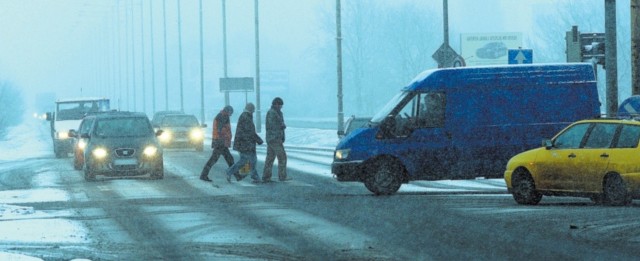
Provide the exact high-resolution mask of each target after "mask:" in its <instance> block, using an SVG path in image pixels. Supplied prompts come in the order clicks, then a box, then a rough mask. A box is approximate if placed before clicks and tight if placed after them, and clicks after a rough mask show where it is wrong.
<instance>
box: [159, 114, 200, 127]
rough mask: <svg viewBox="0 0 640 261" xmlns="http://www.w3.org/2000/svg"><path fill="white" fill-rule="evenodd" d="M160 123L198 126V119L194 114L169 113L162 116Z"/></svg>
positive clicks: (169, 125) (163, 124)
mask: <svg viewBox="0 0 640 261" xmlns="http://www.w3.org/2000/svg"><path fill="white" fill-rule="evenodd" d="M160 125H161V126H164V127H196V126H198V120H197V119H196V118H195V117H194V116H183V115H175V116H173V115H169V116H165V117H164V118H162V124H160Z"/></svg>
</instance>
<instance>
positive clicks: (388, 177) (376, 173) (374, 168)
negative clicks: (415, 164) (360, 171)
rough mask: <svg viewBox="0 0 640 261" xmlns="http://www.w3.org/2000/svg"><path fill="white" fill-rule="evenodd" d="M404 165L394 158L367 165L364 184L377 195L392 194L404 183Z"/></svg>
mask: <svg viewBox="0 0 640 261" xmlns="http://www.w3.org/2000/svg"><path fill="white" fill-rule="evenodd" d="M401 173H402V167H401V165H400V164H398V163H397V162H396V161H394V160H389V159H380V160H376V161H375V162H373V163H371V164H368V165H367V167H365V178H364V185H365V187H367V189H368V190H369V191H371V192H373V194H375V195H391V194H393V193H396V192H397V191H398V189H400V186H401V185H402V179H401Z"/></svg>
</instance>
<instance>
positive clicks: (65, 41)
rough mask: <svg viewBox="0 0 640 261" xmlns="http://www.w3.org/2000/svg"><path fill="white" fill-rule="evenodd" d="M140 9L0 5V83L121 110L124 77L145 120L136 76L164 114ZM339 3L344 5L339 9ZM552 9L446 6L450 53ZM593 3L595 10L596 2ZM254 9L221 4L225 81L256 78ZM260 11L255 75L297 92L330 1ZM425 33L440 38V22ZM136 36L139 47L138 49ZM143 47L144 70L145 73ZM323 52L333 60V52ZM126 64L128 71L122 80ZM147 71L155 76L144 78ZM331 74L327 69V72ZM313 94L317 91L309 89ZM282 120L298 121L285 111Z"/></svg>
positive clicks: (217, 6) (240, 1)
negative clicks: (279, 76)
mask: <svg viewBox="0 0 640 261" xmlns="http://www.w3.org/2000/svg"><path fill="white" fill-rule="evenodd" d="M362 1H370V0H362ZM594 1H595V0H594ZM131 2H133V27H134V29H133V30H134V32H133V40H134V41H135V43H134V44H131V40H132V39H131V37H132V33H131V31H130V30H131V23H132V21H131V17H130V15H131V13H130V10H131V9H130V8H132V6H131ZM142 2H143V14H142V16H143V18H142V19H143V21H144V26H143V29H142V30H141V28H140V1H139V0H133V1H124V0H123V1H117V0H91V1H86V0H0V80H2V81H10V82H12V83H13V84H15V85H17V86H19V88H20V89H22V90H23V91H24V92H25V94H26V96H25V97H27V101H26V102H27V103H28V104H31V103H33V100H34V95H36V94H38V93H42V92H53V93H55V95H56V97H57V98H65V97H69V96H71V97H78V96H107V97H110V98H112V107H115V106H114V105H116V104H120V106H122V107H123V108H122V109H129V110H132V109H133V108H132V106H133V105H132V101H131V100H132V99H133V97H132V96H133V91H132V90H131V89H133V85H134V84H133V80H134V79H133V77H135V85H136V86H137V87H136V95H137V98H138V100H137V105H136V108H135V109H136V110H139V111H140V110H144V111H147V112H148V113H152V112H151V106H152V105H151V104H152V101H151V100H150V99H147V100H145V102H144V103H146V106H145V108H142V104H143V101H142V98H141V97H142V94H143V90H142V85H143V76H142V75H143V74H144V85H145V91H144V92H145V93H146V96H147V97H150V95H151V83H152V81H154V82H155V87H156V106H157V108H156V110H161V109H165V108H164V101H165V96H164V85H165V77H164V60H163V59H164V50H163V47H164V41H163V19H162V11H163V10H162V5H163V1H162V0H151V1H149V0H143V1H142ZM164 2H165V3H166V24H167V31H166V33H167V61H168V65H167V71H168V76H167V82H168V85H169V89H170V91H169V92H170V95H169V96H170V101H169V104H170V105H169V109H176V108H179V106H180V105H179V104H180V101H179V89H178V88H179V85H180V81H179V67H178V62H179V60H178V57H179V56H178V44H179V42H178V39H179V38H178V29H177V28H178V19H177V8H176V7H177V2H176V1H175V0H166V1H164ZM202 2H203V10H202V11H203V24H204V28H203V30H204V51H203V52H204V57H205V61H204V71H205V72H204V82H205V97H207V100H206V102H205V103H206V105H205V108H206V112H207V117H208V118H211V117H212V115H211V114H212V113H215V112H217V111H218V110H219V109H220V108H221V107H222V106H223V105H224V95H223V94H222V93H220V92H219V90H218V88H219V86H218V79H219V78H220V77H223V73H224V72H223V71H224V68H223V49H222V17H221V1H220V0H203V1H202ZM344 2H345V1H344V0H343V6H344ZM425 2H426V3H425ZM552 2H554V1H552V0H521V1H513V0H486V1H475V0H449V23H450V34H449V37H450V43H451V45H452V47H453V48H454V49H456V50H459V34H461V33H482V32H522V34H523V38H524V41H523V42H525V43H527V42H528V41H529V38H531V37H534V34H533V33H532V30H533V28H532V27H533V19H534V17H535V16H536V15H540V14H541V13H545V12H553V10H552V8H548V6H550V3H552ZM595 2H596V3H599V4H601V2H602V1H600V0H597V1H595ZM623 2H624V1H623ZM376 3H377V4H383V5H384V4H387V5H396V4H403V3H409V4H412V5H415V6H416V8H423V9H425V10H431V11H432V13H436V14H439V15H441V13H442V1H441V0H430V1H424V0H401V1H396V0H394V1H382V0H380V1H376ZM253 4H254V1H253V0H227V1H226V8H227V37H228V38H227V48H228V49H227V52H228V53H227V59H228V65H227V66H228V67H227V72H228V76H229V77H245V76H246V77H255V45H254V44H255V39H254V34H255V32H254V6H253ZM618 4H619V5H624V4H625V3H618ZM151 5H152V6H153V11H152V13H153V14H152V15H153V34H154V35H153V45H151V34H150V31H151V28H150V27H151V24H150V18H149V15H150V13H149V12H150V11H149V10H150V6H151ZM259 5H260V6H259V11H260V13H259V17H260V70H261V71H262V72H276V73H282V72H284V73H285V74H286V75H288V82H289V86H288V89H287V90H291V89H296V88H304V85H305V81H313V80H314V79H304V77H306V75H308V74H302V75H298V73H299V70H296V68H300V65H301V64H304V63H308V62H309V60H308V58H307V57H308V55H309V52H310V50H313V47H314V45H316V44H317V43H318V42H320V41H326V40H327V39H329V40H333V41H335V40H334V38H335V35H326V34H325V33H322V32H321V31H320V29H321V28H322V27H323V25H322V23H323V20H322V17H323V15H324V16H326V15H327V14H330V15H334V14H335V1H329V0H304V1H299V0H268V1H260V4H259ZM601 5H602V4H601ZM627 5H628V4H627ZM180 6H181V14H182V26H181V28H182V48H183V49H182V50H183V53H182V55H183V57H182V59H183V61H182V62H183V65H182V66H183V67H182V68H183V84H184V90H185V104H186V107H185V109H186V111H187V112H191V113H194V114H196V115H198V116H199V110H200V109H199V108H200V99H199V97H200V58H199V57H200V49H199V41H200V40H199V23H198V15H199V12H198V1H197V0H183V1H181V2H180ZM597 8H598V7H597ZM118 14H119V15H118ZM343 15H344V14H343ZM438 20H442V17H441V16H440V17H439V18H438ZM324 26H325V27H326V25H324ZM433 26H435V27H438V30H439V31H441V28H442V24H438V25H433ZM568 29H570V28H568ZM142 31H144V32H142ZM433 37H434V38H436V39H438V40H439V41H442V37H443V35H442V34H438V35H434V36H433ZM141 38H142V40H143V41H144V44H141V42H140V41H141ZM345 39H347V38H345ZM127 41H128V42H127ZM132 46H133V47H132ZM152 47H153V52H154V55H153V59H154V65H153V67H151V66H152V65H151V59H152V56H151V49H152ZM132 48H135V50H136V55H135V63H136V70H135V73H133V71H132V65H131V63H132V62H133V61H132V60H133V58H132V56H131V52H132V50H131V49H132ZM142 48H144V55H141V53H142V52H141V49H142ZM433 51H435V50H433ZM322 55H326V56H328V57H335V56H336V54H335V53H326V54H322ZM142 59H145V65H144V71H143V69H141V68H142ZM115 64H120V66H119V67H118V66H116V65H115ZM127 67H128V70H129V74H127V73H126V70H127ZM304 68H309V67H304ZM345 69H348V68H345ZM424 69H430V68H424ZM152 70H153V71H154V73H155V78H153V79H152ZM330 70H334V71H335V67H334V68H330ZM408 80H410V79H407V81H408ZM127 85H130V87H129V88H130V89H129V92H127V93H125V90H126V89H127V88H126V86H127ZM401 87H402V86H396V87H395V88H396V89H399V88H401ZM326 88H330V89H335V88H336V86H335V85H333V86H326ZM345 88H348V86H346V87H345ZM263 91H264V93H263V95H261V103H262V106H261V107H262V109H263V110H265V111H266V109H268V106H269V104H270V101H271V99H272V98H273V97H274V96H276V95H277V96H281V97H283V98H284V99H285V104H286V105H285V107H284V111H285V113H287V108H299V107H303V106H305V104H306V103H308V102H309V101H296V100H290V99H287V96H288V95H287V92H282V93H278V92H277V91H276V92H274V91H271V92H270V91H269V90H266V89H265V90H263ZM322 91H323V90H318V92H322ZM247 97H248V100H249V101H250V102H255V93H249V94H248V96H247ZM118 98H122V100H120V101H119V103H118V102H116V100H117V99H118ZM244 99H245V95H244V94H243V93H232V94H231V103H232V105H234V106H237V107H241V106H242V104H243V103H244ZM380 99H385V100H386V99H388V98H386V97H383V98H380ZM296 103H302V105H299V106H291V105H295V104H296ZM334 104H335V101H332V102H326V103H324V102H323V101H314V106H334ZM287 105H289V106H287ZM289 113H291V114H300V113H299V112H294V111H291V112H289ZM334 116H335V114H328V115H327V117H334Z"/></svg>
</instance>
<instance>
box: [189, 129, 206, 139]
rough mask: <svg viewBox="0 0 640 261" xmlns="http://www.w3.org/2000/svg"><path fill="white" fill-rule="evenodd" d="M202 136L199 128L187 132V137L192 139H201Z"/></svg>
mask: <svg viewBox="0 0 640 261" xmlns="http://www.w3.org/2000/svg"><path fill="white" fill-rule="evenodd" d="M203 136H204V135H203V134H202V130H199V129H193V130H191V132H189V137H190V138H191V139H192V140H201V139H202V137H203Z"/></svg>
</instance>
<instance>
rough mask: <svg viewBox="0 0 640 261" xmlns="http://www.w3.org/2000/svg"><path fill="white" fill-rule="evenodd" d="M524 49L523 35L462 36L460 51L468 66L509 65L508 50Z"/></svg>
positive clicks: (480, 34) (475, 34) (482, 34)
mask: <svg viewBox="0 0 640 261" xmlns="http://www.w3.org/2000/svg"><path fill="white" fill-rule="evenodd" d="M520 47H522V33H517V32H512V33H509V32H507V33H471V34H460V49H461V53H462V55H461V56H462V57H463V58H464V59H465V62H466V64H467V66H477V65H490V64H508V63H509V61H508V50H509V49H518V48H520Z"/></svg>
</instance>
